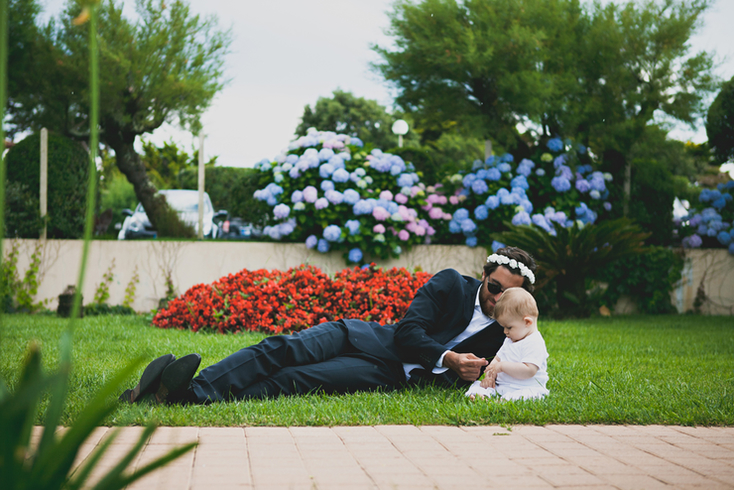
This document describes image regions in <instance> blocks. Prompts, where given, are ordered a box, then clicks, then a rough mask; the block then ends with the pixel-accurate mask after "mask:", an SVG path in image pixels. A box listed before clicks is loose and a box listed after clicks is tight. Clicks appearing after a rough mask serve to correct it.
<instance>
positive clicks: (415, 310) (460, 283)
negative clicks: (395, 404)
mask: <svg viewBox="0 0 734 490" xmlns="http://www.w3.org/2000/svg"><path fill="white" fill-rule="evenodd" d="M480 285H481V282H480V281H478V280H477V279H474V278H472V277H468V276H462V275H461V274H459V273H458V272H457V271H455V270H453V269H445V270H442V271H441V272H439V273H437V274H436V275H434V276H433V277H432V278H431V279H430V280H429V281H428V282H427V283H426V284H425V285H424V286H423V287H422V288H420V289H419V290H418V292H417V293H416V295H415V298H413V301H412V302H411V304H410V307H409V308H408V311H407V312H406V314H405V316H404V317H403V319H402V320H400V322H398V323H397V324H394V325H380V324H378V323H376V322H363V321H361V320H343V322H344V323H345V325H346V326H347V329H348V332H349V341H350V342H351V344H352V345H354V346H355V347H356V348H358V349H359V350H361V351H363V352H366V353H367V354H370V355H373V356H375V357H379V358H381V359H387V360H392V361H398V362H405V363H418V364H420V365H421V366H423V368H424V369H425V370H426V371H425V372H421V373H415V377H416V378H424V379H429V380H435V381H439V382H440V383H442V384H454V383H457V382H459V383H460V384H469V382H466V381H463V380H461V379H460V378H459V377H458V375H456V373H454V372H453V371H451V370H450V369H449V370H448V371H446V372H445V373H443V374H441V375H433V374H432V373H430V371H431V370H432V369H433V368H434V367H435V364H436V362H437V361H438V359H439V358H440V357H441V355H442V354H443V353H444V352H445V351H446V347H445V344H446V343H447V342H449V341H450V340H451V339H453V338H454V337H456V336H457V335H459V334H460V333H461V332H463V331H464V330H465V329H466V327H467V326H468V325H469V322H470V321H471V319H472V316H473V314H474V303H475V301H476V297H477V291H478V290H479V286H480ZM504 339H505V335H504V332H503V329H502V327H500V326H499V324H498V323H497V322H493V323H492V324H490V325H489V326H488V327H486V328H484V329H483V330H481V331H480V332H478V333H476V334H474V335H472V336H471V337H469V338H468V339H466V340H464V341H463V342H461V343H460V344H459V345H457V346H455V347H454V348H453V349H452V350H453V351H454V352H461V353H468V352H471V353H473V354H475V355H476V356H478V357H492V356H494V355H495V354H496V353H497V351H498V350H499V348H500V347H501V346H502V342H504ZM411 378H413V373H411Z"/></svg>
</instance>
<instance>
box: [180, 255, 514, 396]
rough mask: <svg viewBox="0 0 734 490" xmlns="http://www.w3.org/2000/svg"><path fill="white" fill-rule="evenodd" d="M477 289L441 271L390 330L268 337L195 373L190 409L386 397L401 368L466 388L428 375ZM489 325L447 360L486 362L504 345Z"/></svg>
mask: <svg viewBox="0 0 734 490" xmlns="http://www.w3.org/2000/svg"><path fill="white" fill-rule="evenodd" d="M480 284H481V283H480V281H478V280H476V279H474V278H471V277H466V276H462V275H460V274H459V273H458V272H456V271H455V270H453V269H446V270H443V271H441V272H439V273H437V274H436V275H435V276H433V277H432V278H431V279H430V280H429V281H428V282H427V283H426V284H425V285H424V286H423V287H422V288H420V289H419V290H418V292H417V293H416V296H415V298H414V299H413V301H412V303H411V304H410V307H409V308H408V311H407V313H406V314H405V317H403V319H402V320H401V321H400V322H399V323H397V324H395V325H380V324H378V323H375V322H364V321H361V320H339V321H338V322H329V323H324V324H321V325H318V326H315V327H312V328H309V329H307V330H304V331H302V332H299V333H297V334H293V335H280V336H274V337H268V338H267V339H265V340H263V341H262V342H260V343H259V344H257V345H253V346H250V347H246V348H244V349H241V350H239V351H237V352H235V353H234V354H232V355H230V356H228V357H227V358H225V359H223V360H222V361H220V362H218V363H216V364H214V365H212V366H209V367H208V368H206V369H203V370H202V371H201V373H199V375H198V376H197V377H196V378H194V380H193V382H192V388H193V392H194V399H193V400H192V401H195V402H198V403H206V402H207V401H219V400H224V399H228V398H236V399H242V398H263V397H273V396H278V395H281V394H283V395H288V394H298V393H308V392H310V391H314V390H317V389H321V390H323V391H325V392H327V393H350V392H354V391H363V390H370V389H375V388H380V387H381V388H385V389H392V388H396V387H398V386H399V385H401V384H402V383H404V382H405V374H404V372H403V365H402V363H403V362H405V363H419V364H420V365H421V366H423V368H424V369H421V370H417V371H414V372H412V373H411V380H412V381H416V380H430V381H436V382H439V383H441V384H446V385H450V384H454V383H458V384H461V385H468V384H469V383H468V382H466V381H463V380H461V379H460V378H459V377H458V376H457V375H456V373H454V372H453V371H451V370H448V371H447V372H445V373H443V374H441V375H438V376H436V375H433V374H432V373H430V371H431V369H432V368H433V367H434V365H435V364H436V362H437V361H438V359H439V358H440V357H441V354H443V353H444V351H445V350H446V347H445V344H446V343H447V342H449V341H450V340H451V339H453V338H455V337H456V336H457V335H459V334H460V333H461V332H463V331H464V330H465V329H466V327H467V326H468V325H469V322H470V321H471V319H472V315H473V312H474V304H475V300H476V296H477V291H478V289H479V286H480ZM504 337H505V336H504V333H503V330H502V328H501V327H500V326H499V325H498V324H497V323H496V322H493V323H492V324H491V325H489V326H488V327H486V328H485V329H483V330H481V331H480V332H478V333H477V334H475V335H473V336H471V337H469V338H468V339H466V340H464V341H463V342H461V343H460V344H459V345H457V346H455V347H454V348H453V349H452V350H453V351H454V352H462V353H465V352H472V353H474V354H475V355H477V356H479V357H491V356H494V355H495V354H496V353H497V351H498V350H499V348H500V347H501V346H502V342H503V341H504Z"/></svg>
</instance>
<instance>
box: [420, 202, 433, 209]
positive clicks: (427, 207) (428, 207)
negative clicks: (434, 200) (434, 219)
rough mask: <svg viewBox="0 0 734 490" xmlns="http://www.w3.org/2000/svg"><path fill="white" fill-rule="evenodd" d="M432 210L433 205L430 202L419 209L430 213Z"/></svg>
mask: <svg viewBox="0 0 734 490" xmlns="http://www.w3.org/2000/svg"><path fill="white" fill-rule="evenodd" d="M432 208H433V204H431V203H430V202H429V203H428V204H426V205H425V206H421V209H422V210H423V211H430V210H431V209H432Z"/></svg>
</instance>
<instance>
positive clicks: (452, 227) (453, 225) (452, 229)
mask: <svg viewBox="0 0 734 490" xmlns="http://www.w3.org/2000/svg"><path fill="white" fill-rule="evenodd" d="M449 233H461V224H460V223H459V222H458V221H456V220H454V219H452V220H451V221H449Z"/></svg>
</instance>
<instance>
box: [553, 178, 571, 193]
mask: <svg viewBox="0 0 734 490" xmlns="http://www.w3.org/2000/svg"><path fill="white" fill-rule="evenodd" d="M551 186H553V188H554V189H555V190H556V191H558V192H566V191H568V190H569V189H571V182H569V180H568V179H567V178H565V177H561V176H559V177H553V180H551Z"/></svg>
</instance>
